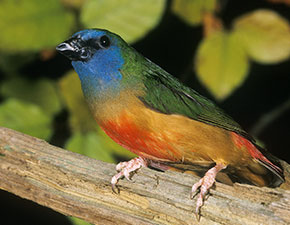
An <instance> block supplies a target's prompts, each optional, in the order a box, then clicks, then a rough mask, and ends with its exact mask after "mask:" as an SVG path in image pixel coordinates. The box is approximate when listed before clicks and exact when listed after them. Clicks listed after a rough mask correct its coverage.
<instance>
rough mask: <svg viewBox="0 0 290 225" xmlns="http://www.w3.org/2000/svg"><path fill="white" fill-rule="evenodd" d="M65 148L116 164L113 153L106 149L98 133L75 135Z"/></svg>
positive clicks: (78, 133)
mask: <svg viewBox="0 0 290 225" xmlns="http://www.w3.org/2000/svg"><path fill="white" fill-rule="evenodd" d="M65 148H67V149H68V150H70V151H73V152H76V153H79V154H83V155H86V156H88V157H91V158H95V159H98V160H102V161H105V162H111V163H113V162H115V160H114V158H113V157H112V154H111V152H110V151H108V149H106V148H104V144H103V141H102V138H100V137H99V136H98V135H97V133H96V132H92V131H91V132H88V133H86V134H83V133H80V132H76V133H74V134H73V135H72V136H71V137H70V139H69V140H68V141H67V143H66V145H65Z"/></svg>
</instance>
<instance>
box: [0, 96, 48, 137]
mask: <svg viewBox="0 0 290 225" xmlns="http://www.w3.org/2000/svg"><path fill="white" fill-rule="evenodd" d="M51 120H52V117H51V116H49V115H47V114H46V113H45V112H44V111H43V110H42V109H41V108H40V107H39V106H37V105H35V104H31V103H27V102H24V101H22V100H20V99H13V98H7V99H6V100H5V101H4V102H3V103H2V104H1V105H0V125H1V126H3V127H9V128H11V129H14V130H18V131H20V132H23V133H26V134H29V135H32V136H35V137H38V138H41V139H49V138H50V137H51V135H52V132H53V130H52V126H51Z"/></svg>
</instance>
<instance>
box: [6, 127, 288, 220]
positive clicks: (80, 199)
mask: <svg viewBox="0 0 290 225" xmlns="http://www.w3.org/2000/svg"><path fill="white" fill-rule="evenodd" d="M114 167H115V166H114V165H112V164H109V163H104V162H101V161H97V160H94V159H91V158H88V157H85V156H82V155H79V154H76V153H72V152H69V151H66V150H64V149H61V148H57V147H54V146H52V145H49V144H48V143H46V142H45V141H42V140H39V139H37V138H33V137H30V136H28V135H24V134H21V133H19V132H16V131H13V130H10V129H7V128H1V127H0V188H1V189H3V190H6V191H9V192H11V193H14V194H15V195H18V196H21V197H22V198H26V199H30V200H32V201H34V202H37V203H39V204H40V205H44V206H47V207H49V208H52V209H54V210H56V211H58V212H60V213H63V214H65V215H70V216H75V217H79V218H82V219H84V220H86V221H88V222H90V223H94V224H141V225H143V224H144V225H145V224H176V225H178V224H196V223H197V222H196V219H195V215H194V213H193V211H194V208H195V202H196V199H194V200H190V199H189V193H190V190H191V186H192V184H193V183H194V182H197V181H198V178H197V177H195V176H193V175H190V174H182V173H178V172H170V171H169V172H165V173H162V172H157V171H154V170H150V169H147V168H145V169H141V170H140V171H138V174H137V175H135V176H134V177H133V180H134V182H133V183H132V182H128V181H126V180H121V181H120V183H119V187H120V194H119V195H117V194H114V193H113V192H112V190H111V185H110V179H111V177H112V176H113V175H114V174H115V169H114ZM284 167H285V173H286V177H287V183H286V184H284V185H283V188H285V189H288V190H285V189H283V188H276V189H271V188H259V187H255V186H250V185H241V184H234V186H228V185H225V184H221V183H217V184H216V188H215V189H211V191H210V193H211V195H210V196H209V197H208V199H207V201H206V202H205V204H204V206H203V207H202V209H201V221H200V223H199V224H219V223H220V224H289V223H290V216H289V215H290V191H289V172H290V167H289V165H288V164H286V163H284Z"/></svg>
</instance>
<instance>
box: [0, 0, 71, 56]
mask: <svg viewBox="0 0 290 225" xmlns="http://www.w3.org/2000/svg"><path fill="white" fill-rule="evenodd" d="M73 22H74V17H73V14H72V13H71V12H68V11H67V10H65V9H64V7H63V6H62V5H61V3H60V1H59V0H45V1H39V0H1V1H0V30H1V35H0V49H2V50H4V51H10V52H19V51H33V50H34V51H35V50H39V49H43V48H50V47H54V46H55V45H56V44H57V43H59V41H60V40H63V39H65V38H67V37H68V36H69V34H70V33H71V29H72V26H73Z"/></svg>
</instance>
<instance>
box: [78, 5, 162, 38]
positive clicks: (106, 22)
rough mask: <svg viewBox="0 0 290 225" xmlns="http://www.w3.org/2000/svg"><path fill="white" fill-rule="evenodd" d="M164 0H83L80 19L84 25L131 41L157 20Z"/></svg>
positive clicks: (143, 33)
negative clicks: (108, 31) (84, 0)
mask: <svg viewBox="0 0 290 225" xmlns="http://www.w3.org/2000/svg"><path fill="white" fill-rule="evenodd" d="M165 3H166V2H165V0H142V1H132V0H106V1H104V0H97V1H96V0H87V1H86V2H85V3H84V5H83V8H82V11H81V21H82V22H83V24H84V25H85V27H88V28H91V27H97V28H103V29H107V30H110V31H112V32H114V33H117V34H119V35H120V36H121V37H123V38H124V40H125V41H127V42H134V41H136V40H138V39H140V38H142V37H144V36H145V35H146V34H147V33H148V31H150V30H151V29H152V28H154V27H155V26H156V25H157V24H158V23H159V21H160V19H161V17H162V14H163V11H164V8H165Z"/></svg>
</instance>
